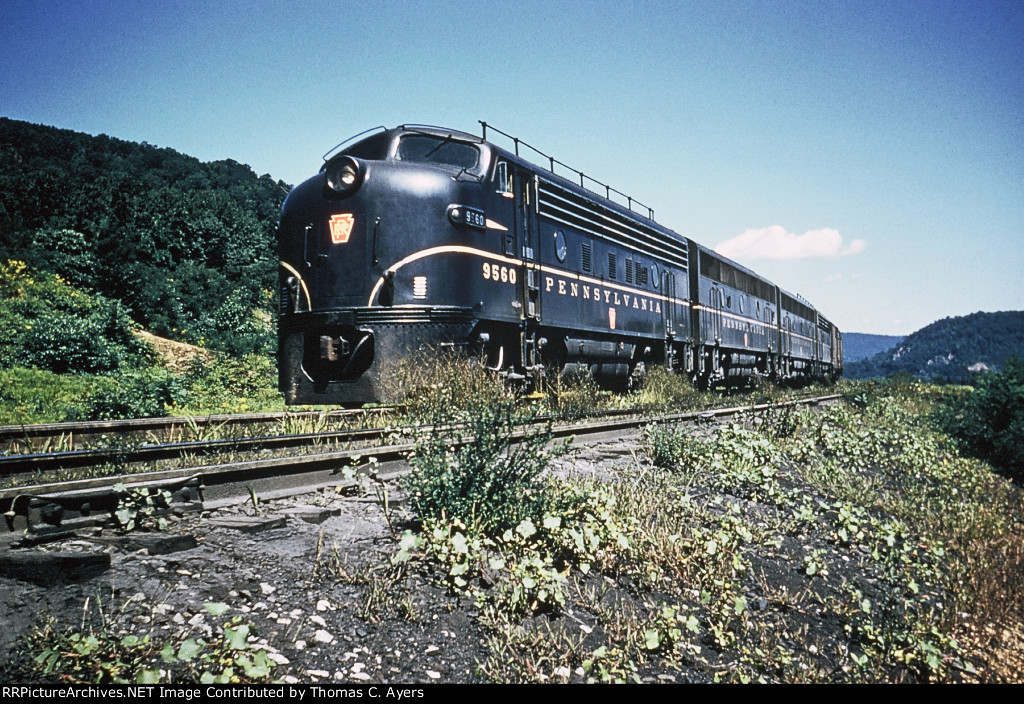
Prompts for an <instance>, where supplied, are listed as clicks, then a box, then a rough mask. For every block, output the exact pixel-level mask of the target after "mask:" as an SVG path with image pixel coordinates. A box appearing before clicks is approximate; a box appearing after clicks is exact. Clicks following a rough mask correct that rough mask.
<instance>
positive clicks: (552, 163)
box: [478, 120, 654, 220]
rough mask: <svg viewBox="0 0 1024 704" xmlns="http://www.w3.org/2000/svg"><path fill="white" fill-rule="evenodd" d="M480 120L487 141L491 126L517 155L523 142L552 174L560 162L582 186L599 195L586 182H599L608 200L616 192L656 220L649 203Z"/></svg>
mask: <svg viewBox="0 0 1024 704" xmlns="http://www.w3.org/2000/svg"><path fill="white" fill-rule="evenodd" d="M478 122H479V123H480V124H481V126H482V127H483V133H482V139H483V140H484V141H485V142H486V141H487V129H488V128H490V129H491V130H492V131H494V132H497V133H498V134H500V135H502V136H503V137H507V138H508V139H511V140H512V143H513V144H514V145H515V155H516V156H520V154H519V145H520V144H521V145H523V146H524V147H526V148H527V149H530V150H531V151H533V152H535V153H537V154H539V155H540V156H542V157H544V158H545V159H547V160H548V164H549V166H548V171H550V172H551V173H552V174H554V173H555V164H558V165H559V166H561V167H563V168H565V169H568V170H569V171H571V172H573V173H574V174H576V175H577V176H579V179H580V188H586V189H587V190H588V191H591V192H592V193H597V194H598V195H601V193H600V191H597V190H595V189H593V188H590V187H589V186H587V184H586V182H587V181H590V182H591V183H594V184H597V185H598V186H600V187H602V188H603V189H604V197H605V198H607V199H608V200H612V193H614V194H616V195H618V196H621V197H622V198H625V199H626V207H627V208H629V210H630V212H634V213H635V212H637V211H635V210H633V206H634V205H636V206H638V207H640V208H646V209H647V218H648V219H649V220H654V208H651V207H650V206H648V205H644V204H643V203H641V202H640V201H638V200H636V199H635V198H633V197H632V196H630V195H627V194H626V193H623V192H622V191H620V190H617V189H615V188H612V187H611V186H609V185H608V184H607V183H603V182H601V181H598V180H597V179H596V178H594V177H592V176H587V175H586V174H584V173H583V172H582V171H580V170H579V169H574V168H573V167H571V166H569V165H568V164H566V163H565V162H562V161H559V160H558V159H556V158H554V157H553V156H550V155H548V154H545V153H544V152H542V151H541V150H540V149H537V147H535V146H533V145H531V144H528V143H526V142H524V141H523V140H521V139H519V138H518V137H513V136H512V135H510V134H509V133H507V132H502V131H501V130H499V129H498V128H497V127H495V126H494V125H489V124H487V123H486V122H484V121H483V120H478ZM639 214H640V215H642V214H643V213H639Z"/></svg>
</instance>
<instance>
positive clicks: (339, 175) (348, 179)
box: [323, 156, 364, 198]
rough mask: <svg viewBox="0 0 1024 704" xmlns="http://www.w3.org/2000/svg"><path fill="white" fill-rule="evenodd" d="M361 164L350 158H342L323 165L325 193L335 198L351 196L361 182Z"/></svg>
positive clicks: (362, 170)
mask: <svg viewBox="0 0 1024 704" xmlns="http://www.w3.org/2000/svg"><path fill="white" fill-rule="evenodd" d="M363 172H364V168H363V163H362V162H361V161H359V160H358V159H356V158H354V157H351V156H342V157H339V158H337V159H332V160H331V161H329V162H327V163H326V164H324V167H323V174H324V186H325V189H324V190H325V192H326V193H327V195H329V196H333V197H335V198H344V197H345V196H349V195H352V194H353V193H355V191H356V189H358V188H359V184H360V183H362V181H363Z"/></svg>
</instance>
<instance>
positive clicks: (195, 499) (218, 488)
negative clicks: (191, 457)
mask: <svg viewBox="0 0 1024 704" xmlns="http://www.w3.org/2000/svg"><path fill="white" fill-rule="evenodd" d="M839 398H841V397H840V396H839V395H838V394H833V395H827V396H816V397H810V398H803V399H794V400H790V401H784V402H777V403H770V404H760V405H751V404H746V405H741V406H734V407H731V408H720V409H708V410H701V411H693V412H687V413H673V414H661V415H656V416H638V415H637V414H636V412H633V411H627V412H619V413H618V414H617V415H616V416H614V417H608V415H607V414H606V415H605V416H603V417H599V418H588V419H583V420H580V421H573V422H555V421H553V420H552V419H538V421H536V424H537V425H542V426H544V427H550V428H551V431H552V434H553V435H554V436H555V437H566V436H570V435H572V436H576V437H577V438H578V439H581V440H582V439H584V438H588V439H591V440H593V439H596V438H600V437H601V436H606V435H609V434H619V433H622V432H624V431H626V430H631V429H636V428H639V427H643V426H646V425H649V424H656V423H682V422H693V421H699V420H705V419H706V420H711V419H715V418H723V417H728V416H732V415H736V414H739V413H744V412H761V411H765V410H768V409H772V408H782V407H786V406H795V405H816V404H821V403H827V402H830V401H834V400H837V399H839ZM624 413H629V414H631V415H624ZM428 430H429V429H424V428H419V429H418V431H419V432H420V433H423V432H427V431H428ZM530 430H531V428H530V427H528V426H526V427H521V428H520V429H518V430H517V431H516V437H521V436H522V435H523V434H524V433H526V432H529V431H530ZM416 431H417V429H414V428H412V426H407V427H405V428H389V429H387V428H386V429H358V430H353V431H337V432H332V433H328V435H330V436H331V439H332V440H333V441H336V442H339V443H342V442H344V443H361V444H362V446H360V447H358V448H352V449H326V450H322V451H318V452H315V453H306V454H300V455H294V454H293V455H285V456H278V457H272V458H262V459H252V460H245V461H230V462H224V463H219V464H209V465H204V466H186V467H176V468H170V469H161V470H156V471H149V472H144V473H137V474H122V475H117V476H105V477H95V478H87V479H76V480H70V481H56V482H49V483H35V484H31V485H28V484H26V485H23V486H18V487H12V488H7V489H0V512H2V513H3V514H4V517H5V519H6V520H5V521H3V522H0V532H3V531H9V532H18V531H26V530H27V531H28V533H29V534H31V535H34V536H38V537H37V538H35V539H40V540H44V539H47V537H46V536H52V535H59V534H61V533H62V532H65V531H67V530H68V529H69V528H73V527H75V526H78V525H80V524H82V523H90V522H92V523H95V522H98V521H99V520H100V519H102V518H103V517H104V515H106V514H108V513H110V512H112V511H114V510H115V509H116V508H117V507H118V505H119V503H120V502H123V501H124V499H125V497H126V496H134V497H136V500H139V497H145V496H147V495H150V496H154V497H156V496H159V497H160V498H159V500H154V503H156V504H163V503H169V504H171V505H172V506H173V507H174V508H177V509H178V510H194V509H197V508H201V507H202V505H203V502H210V501H218V500H225V499H229V498H231V497H245V496H250V495H252V496H259V497H262V498H265V499H272V498H277V497H280V496H284V495H290V494H296V493H303V492H306V491H312V490H315V489H320V488H323V487H336V486H339V485H343V484H345V483H354V480H353V479H352V478H351V477H350V476H348V473H347V472H346V471H345V470H347V469H351V470H353V471H355V472H363V473H366V472H369V471H371V470H372V471H373V472H374V473H375V475H376V477H377V478H379V479H380V480H381V481H386V480H388V479H391V478H393V477H395V476H397V475H398V474H399V473H401V472H402V471H404V461H405V458H406V457H407V456H408V454H409V453H410V452H411V451H412V450H413V449H414V448H415V442H413V441H412V440H411V437H412V436H413V435H414V434H415V432H416ZM324 435H325V434H323V433H321V434H307V435H299V436H292V437H282V438H269V437H267V438H251V439H249V440H252V441H254V442H255V441H259V442H270V441H271V440H280V442H281V444H282V446H284V447H289V445H288V443H289V442H297V443H300V444H301V443H306V444H308V443H311V442H313V441H314V438H315V437H320V438H321V442H322V438H323V436H324ZM389 437H390V438H391V439H392V442H390V443H385V444H376V445H375V444H373V442H374V440H375V439H376V440H377V441H378V442H380V441H382V440H384V439H385V438H389ZM396 437H397V438H402V437H409V438H410V440H409V441H406V442H401V441H399V442H394V441H393V440H394V438H396ZM469 441H471V438H468V437H467V438H464V439H463V442H469ZM216 442H222V441H216ZM223 442H227V443H236V444H237V442H238V441H237V440H229V441H223ZM186 444H191V443H186ZM207 444H208V445H209V444H210V443H207ZM178 445H181V443H178ZM294 446H295V445H290V447H294ZM138 449H141V448H136V450H138ZM152 449H153V451H154V452H157V451H159V452H164V451H170V449H169V448H168V447H167V446H166V445H165V446H163V447H161V448H160V449H159V450H157V449H156V448H152ZM147 451H148V450H147ZM177 451H178V452H180V448H179V449H178V450H177ZM55 454H63V453H55ZM22 457H25V456H22ZM80 457H83V458H84V457H85V455H80ZM371 457H372V458H373V460H372V461H368V458H371ZM22 471H28V472H34V471H36V470H35V469H32V468H29V469H25V468H22ZM172 506H160V508H165V509H166V508H171V507H172Z"/></svg>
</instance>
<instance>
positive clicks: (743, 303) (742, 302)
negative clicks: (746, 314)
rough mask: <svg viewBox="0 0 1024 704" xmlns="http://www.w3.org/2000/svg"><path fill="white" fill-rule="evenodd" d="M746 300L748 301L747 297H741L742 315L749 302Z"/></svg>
mask: <svg viewBox="0 0 1024 704" xmlns="http://www.w3.org/2000/svg"><path fill="white" fill-rule="evenodd" d="M746 299H747V297H746V296H740V313H742V312H743V309H744V308H745V307H746V304H747V300H746Z"/></svg>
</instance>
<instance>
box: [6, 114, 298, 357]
mask: <svg viewBox="0 0 1024 704" xmlns="http://www.w3.org/2000/svg"><path fill="white" fill-rule="evenodd" d="M287 190H288V186H287V185H286V184H284V183H282V182H280V181H274V180H273V179H272V178H271V177H270V176H268V175H264V176H257V175H256V174H255V173H254V172H253V171H252V169H251V168H249V167H248V166H246V165H244V164H239V163H237V162H235V161H232V160H225V161H216V162H210V163H202V162H200V161H198V160H197V159H195V158H193V157H189V156H186V155H184V154H180V153H178V152H176V151H174V150H173V149H162V148H158V147H155V146H152V145H149V144H146V143H142V144H136V143H133V142H127V141H123V140H120V139H114V138H111V137H107V136H106V135H100V136H98V137H93V136H90V135H86V134H81V133H77V132H72V131H69V130H61V129H56V128H53V127H45V126H39V125H32V124H29V123H25V122H18V121H15V120H10V119H6V118H0V262H4V261H8V260H15V261H21V262H24V263H26V264H27V265H28V266H29V268H30V270H38V271H43V272H50V273H53V274H57V275H59V276H60V277H61V279H63V280H64V281H66V282H67V283H69V284H71V285H73V286H74V287H75V288H77V289H79V290H82V291H86V292H89V293H93V294H100V295H101V296H102V297H103V298H104V299H107V300H112V301H119V302H121V303H122V304H123V305H124V308H125V310H126V311H127V314H128V315H129V316H130V317H131V318H132V319H133V320H135V321H136V322H137V323H139V324H140V325H142V326H143V327H145V328H146V329H147V330H149V331H151V332H154V333H156V334H158V335H163V336H165V337H170V338H174V339H178V340H184V341H188V342H201V343H203V344H204V345H206V346H208V347H211V348H213V349H220V350H225V351H230V352H233V353H235V354H240V353H246V352H256V351H266V350H268V349H269V348H270V346H271V343H272V326H271V325H270V309H271V303H270V297H271V295H272V291H273V288H274V277H275V275H276V268H275V264H276V259H277V256H276V252H275V245H274V237H273V229H274V225H275V222H276V221H277V217H278V213H279V211H280V207H281V203H282V201H283V200H284V197H285V195H286V193H287Z"/></svg>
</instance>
